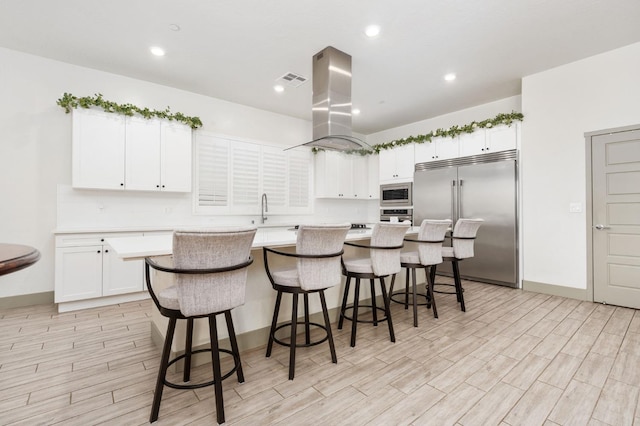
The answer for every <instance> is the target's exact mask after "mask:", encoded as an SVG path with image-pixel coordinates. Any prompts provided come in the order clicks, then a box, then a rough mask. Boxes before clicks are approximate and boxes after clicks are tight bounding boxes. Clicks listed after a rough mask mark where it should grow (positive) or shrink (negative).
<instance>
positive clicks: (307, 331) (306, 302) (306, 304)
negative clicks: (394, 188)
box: [304, 293, 311, 345]
mask: <svg viewBox="0 0 640 426" xmlns="http://www.w3.org/2000/svg"><path fill="white" fill-rule="evenodd" d="M310 329H311V326H310V325H309V295H308V294H307V293H304V336H305V339H304V342H305V343H306V344H307V345H308V344H309V343H311V330H310Z"/></svg>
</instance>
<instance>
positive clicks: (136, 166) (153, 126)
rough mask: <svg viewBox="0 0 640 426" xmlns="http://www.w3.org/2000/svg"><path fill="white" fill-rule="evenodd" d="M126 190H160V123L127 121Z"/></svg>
mask: <svg viewBox="0 0 640 426" xmlns="http://www.w3.org/2000/svg"><path fill="white" fill-rule="evenodd" d="M126 153H127V155H126V158H125V160H126V161H125V163H126V172H125V182H126V183H125V188H126V189H136V190H146V191H158V190H160V121H159V120H147V119H146V118H141V117H127V120H126Z"/></svg>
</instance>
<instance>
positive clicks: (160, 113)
mask: <svg viewBox="0 0 640 426" xmlns="http://www.w3.org/2000/svg"><path fill="white" fill-rule="evenodd" d="M56 104H58V105H60V106H61V107H62V108H64V110H65V111H66V112H67V114H68V113H70V112H71V109H72V108H78V107H81V108H90V107H92V106H95V107H99V108H102V109H103V110H104V111H105V112H110V113H116V114H123V115H128V116H133V115H134V114H139V115H141V116H142V117H144V118H146V119H151V118H154V117H156V118H161V119H164V120H169V121H178V122H180V123H184V124H186V125H187V126H189V127H191V128H192V129H197V128H199V127H202V121H201V120H200V118H199V117H189V116H187V115H184V114H183V113H181V112H176V113H172V112H171V110H170V109H169V107H167V109H165V110H156V109H149V108H140V107H137V106H135V105H132V104H122V105H121V104H117V103H115V102H111V101H108V100H106V99H104V98H103V97H102V94H101V93H97V94H96V95H95V96H84V97H82V98H78V97H77V96H73V95H72V94H71V93H64V94H63V95H62V97H61V98H60V99H58V100H57V101H56Z"/></svg>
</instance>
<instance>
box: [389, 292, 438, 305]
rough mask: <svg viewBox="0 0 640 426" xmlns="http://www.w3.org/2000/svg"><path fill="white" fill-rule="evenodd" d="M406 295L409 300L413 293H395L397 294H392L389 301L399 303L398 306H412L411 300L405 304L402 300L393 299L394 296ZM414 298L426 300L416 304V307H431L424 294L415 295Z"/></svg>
mask: <svg viewBox="0 0 640 426" xmlns="http://www.w3.org/2000/svg"><path fill="white" fill-rule="evenodd" d="M406 294H409V299H411V298H412V297H413V293H411V292H409V293H406V292H404V291H399V292H397V293H393V294H392V295H391V301H392V302H396V303H399V304H401V305H412V304H413V302H412V301H411V300H409V301H408V302H406V303H405V301H404V300H396V299H394V297H396V296H405V295H406ZM416 296H420V297H424V298H425V300H426V301H425V302H418V303H416V305H418V306H427V305H431V303H429V298H428V297H427V295H426V294H421V293H416ZM405 297H406V296H405Z"/></svg>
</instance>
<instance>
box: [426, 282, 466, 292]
mask: <svg viewBox="0 0 640 426" xmlns="http://www.w3.org/2000/svg"><path fill="white" fill-rule="evenodd" d="M437 285H446V286H448V287H453V288H455V287H456V285H455V284H446V283H433V292H434V293H439V294H457V293H456V291H455V290H454V291H442V290H436V286H437ZM462 291H463V292H464V288H463V289H462Z"/></svg>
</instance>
